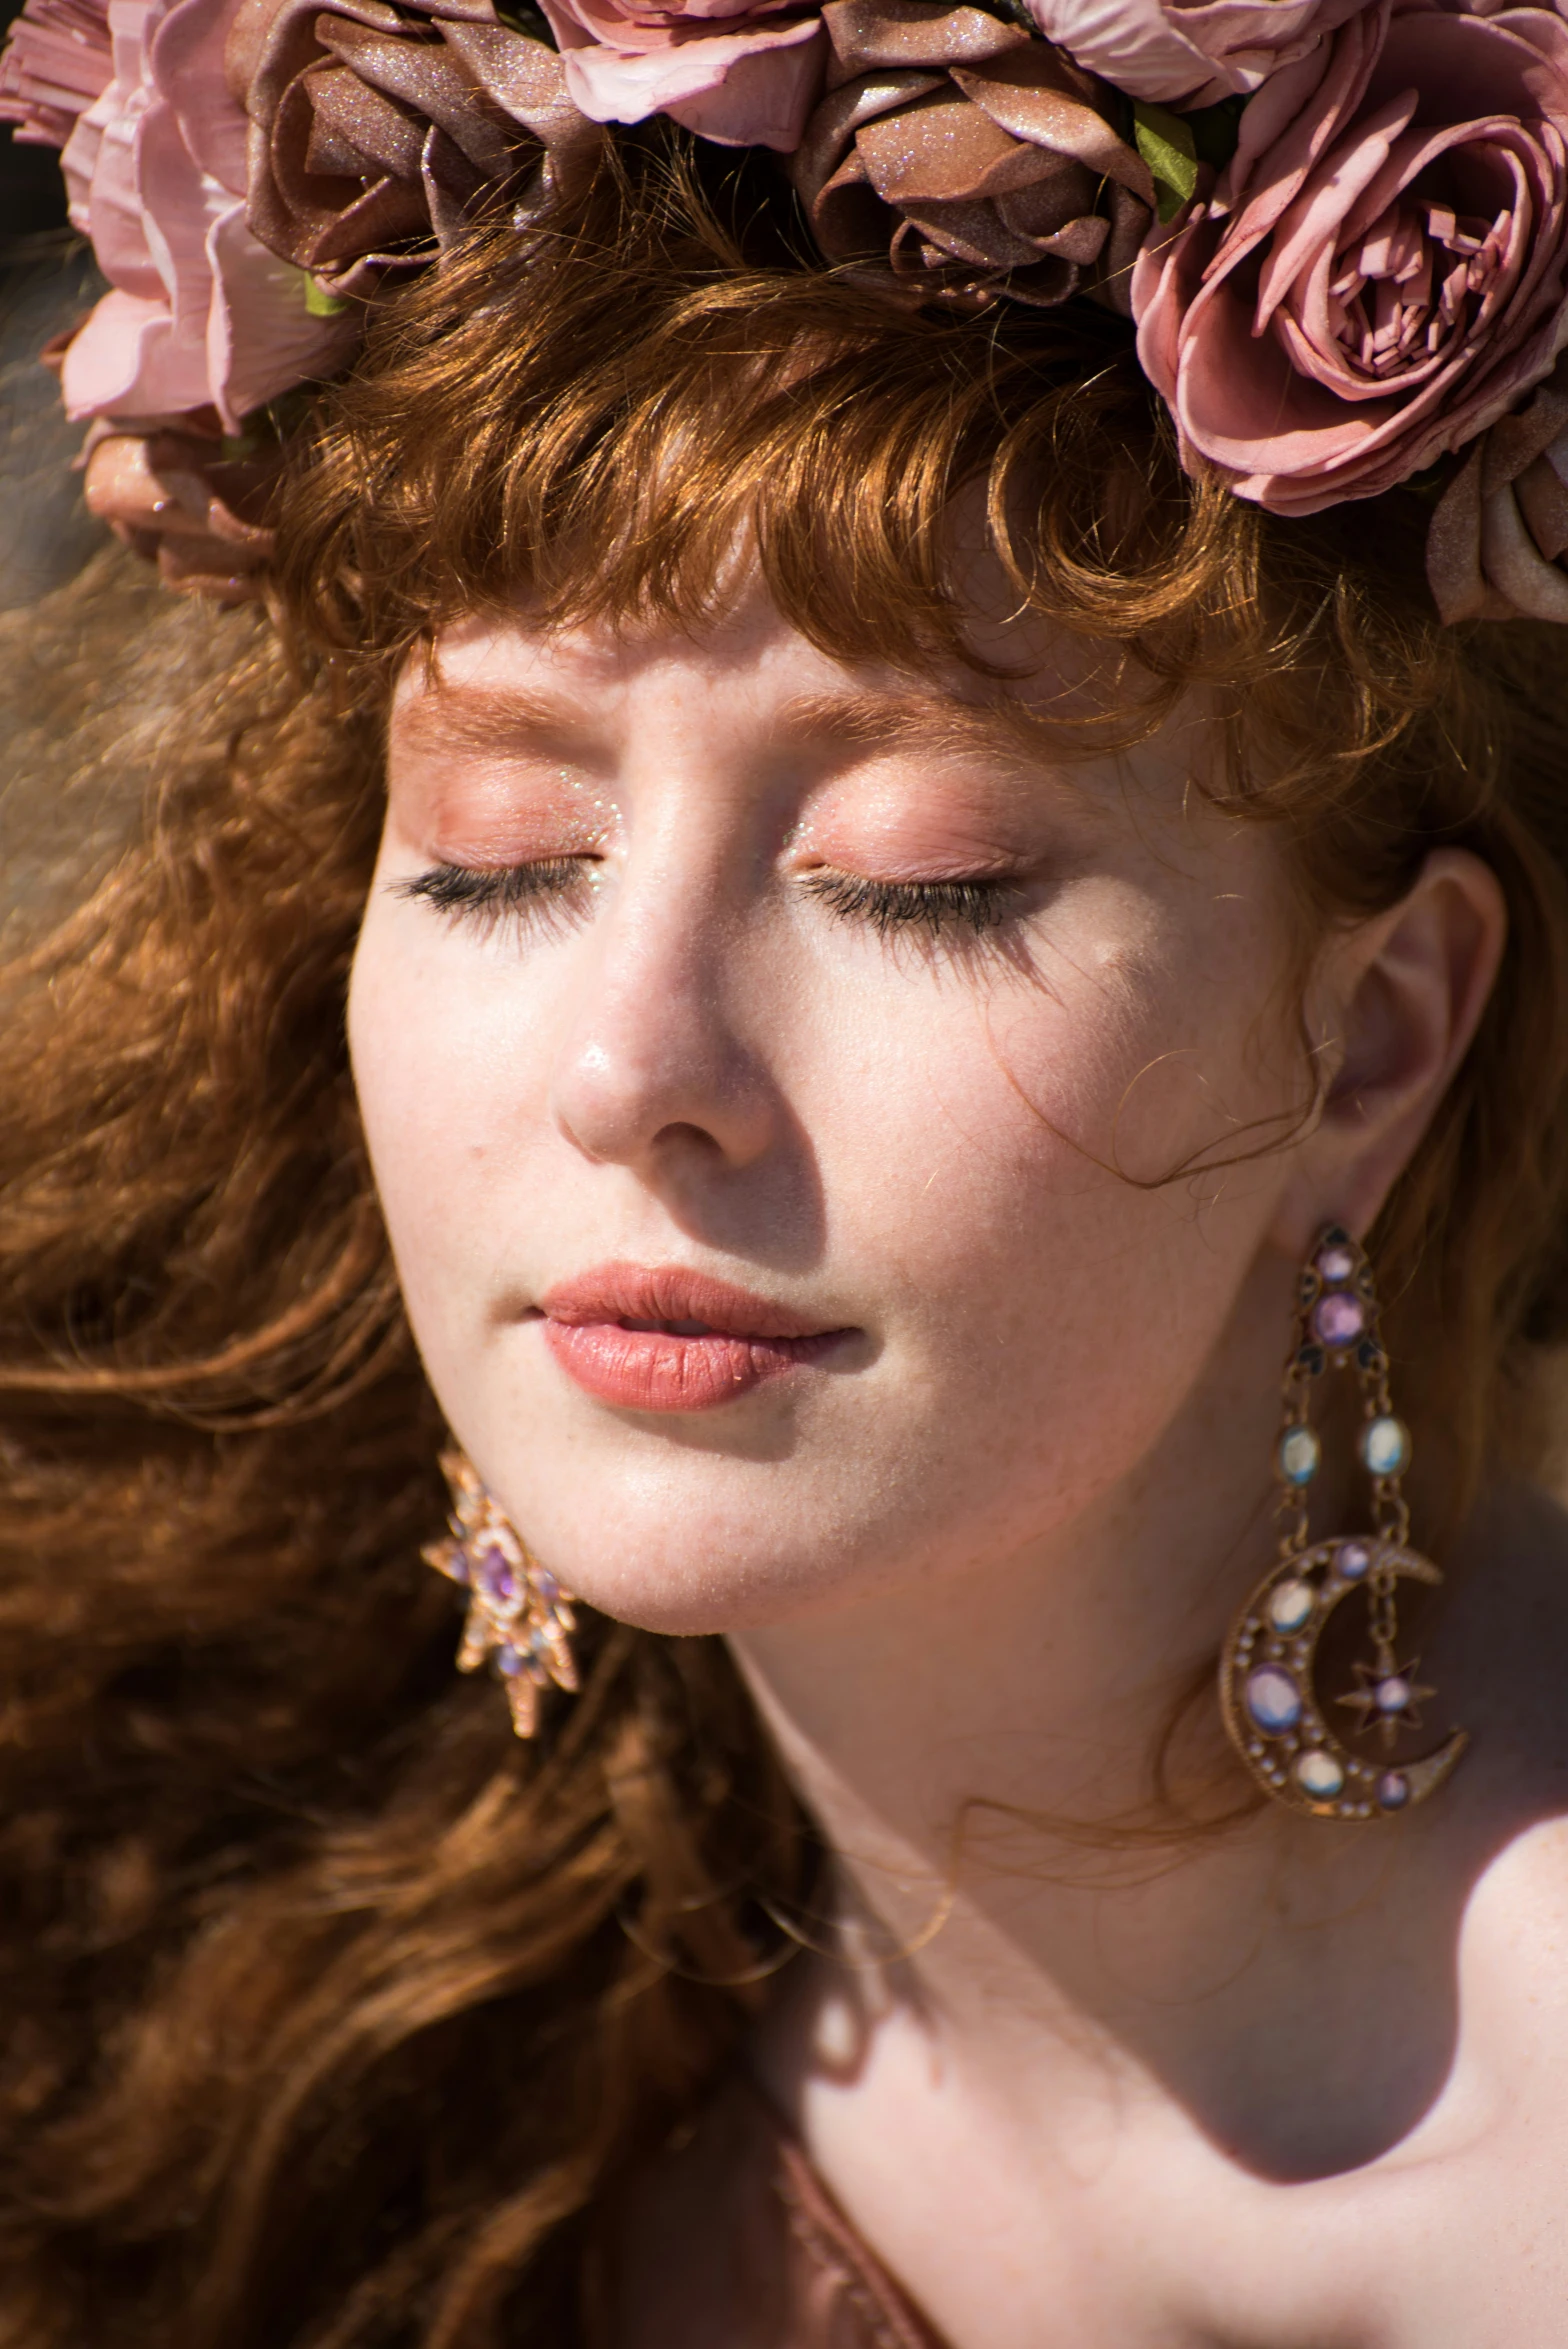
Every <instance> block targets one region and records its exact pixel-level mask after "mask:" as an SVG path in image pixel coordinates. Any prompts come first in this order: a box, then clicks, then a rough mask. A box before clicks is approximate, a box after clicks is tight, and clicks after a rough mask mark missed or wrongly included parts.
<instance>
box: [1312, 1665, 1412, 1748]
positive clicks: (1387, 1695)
mask: <svg viewBox="0 0 1568 2349" xmlns="http://www.w3.org/2000/svg"><path fill="white" fill-rule="evenodd" d="M1420 1669H1421V1659H1420V1657H1419V1656H1412V1657H1411V1659H1410V1661H1409V1663H1408V1664H1396V1663H1395V1661H1394V1658H1393V1655H1392V1653H1388V1652H1385V1653H1384V1654H1383V1655H1380V1656H1379V1657H1378V1658H1377V1660H1376V1662H1375V1663H1371V1664H1356V1665H1353V1666H1352V1670H1353V1671H1354V1673H1355V1675H1356V1680H1357V1682H1358V1684H1359V1685H1358V1686H1357V1687H1355V1688H1353V1689H1350V1690H1348V1691H1347V1692H1346V1694H1345V1695H1344V1696H1342V1697H1340V1698H1338V1699H1337V1700H1336V1702H1338V1703H1339V1704H1342V1705H1346V1706H1348V1707H1349V1708H1350V1710H1351V1711H1352V1712H1354V1713H1356V1714H1358V1715H1359V1719H1358V1720H1357V1722H1356V1727H1357V1729H1358V1730H1364V1729H1366V1728H1368V1727H1369V1726H1370V1725H1371V1724H1372V1723H1373V1722H1376V1724H1377V1727H1378V1729H1379V1731H1380V1732H1381V1734H1382V1739H1383V1744H1384V1746H1385V1748H1386V1747H1389V1746H1392V1745H1393V1744H1394V1743H1395V1741H1396V1740H1397V1738H1398V1736H1399V1732H1400V1731H1401V1729H1419V1728H1420V1726H1421V1700H1422V1698H1423V1697H1429V1696H1435V1695H1436V1694H1437V1691H1436V1689H1433V1688H1423V1687H1422V1686H1421V1685H1420V1683H1419V1682H1418V1681H1417V1679H1416V1674H1417V1673H1418V1672H1419V1671H1420Z"/></svg>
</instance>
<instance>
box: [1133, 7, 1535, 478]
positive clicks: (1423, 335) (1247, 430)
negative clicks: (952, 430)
mask: <svg viewBox="0 0 1568 2349" xmlns="http://www.w3.org/2000/svg"><path fill="white" fill-rule="evenodd" d="M1565 297H1568V25H1565V24H1564V23H1563V21H1562V19H1561V18H1560V17H1558V16H1557V15H1555V14H1553V13H1549V12H1548V11H1547V10H1546V9H1544V8H1512V9H1507V10H1505V11H1503V12H1502V13H1500V14H1498V15H1496V16H1485V15H1481V14H1477V13H1475V12H1474V10H1473V9H1472V8H1470V7H1468V6H1465V5H1455V6H1452V7H1444V6H1432V5H1427V4H1423V0H1376V5H1375V6H1374V7H1372V8H1371V9H1369V10H1367V11H1366V12H1364V13H1363V14H1362V15H1360V16H1356V17H1352V18H1351V19H1350V20H1349V21H1348V22H1347V23H1346V24H1345V25H1343V26H1342V27H1341V28H1340V29H1339V31H1337V32H1336V33H1335V34H1334V35H1333V36H1332V38H1331V39H1330V40H1329V41H1328V42H1326V43H1325V44H1323V46H1322V47H1321V48H1320V49H1319V50H1318V51H1317V52H1316V53H1314V55H1312V56H1311V57H1309V58H1306V59H1303V60H1302V61H1300V62H1299V63H1298V64H1296V65H1293V66H1286V67H1284V68H1282V69H1281V71H1280V72H1279V73H1278V74H1276V75H1275V76H1274V77H1273V78H1272V79H1271V80H1270V81H1268V82H1267V83H1265V85H1264V87H1263V89H1262V90H1261V91H1260V92H1259V94H1258V96H1257V97H1256V98H1254V99H1253V101H1252V102H1251V104H1250V105H1249V106H1248V108H1247V110H1246V112H1245V114H1244V115H1243V116H1242V119H1241V143H1240V146H1239V148H1238V150H1237V153H1236V155H1235V158H1234V160H1233V161H1232V162H1231V163H1230V164H1229V165H1228V166H1227V168H1226V170H1225V172H1224V173H1223V174H1222V176H1221V178H1220V180H1219V183H1218V185H1217V186H1215V187H1213V188H1212V189H1211V190H1210V191H1209V192H1208V194H1207V197H1206V198H1205V197H1204V193H1203V190H1202V189H1200V195H1199V200H1198V201H1196V202H1195V204H1194V205H1193V206H1192V207H1191V208H1190V209H1189V211H1188V212H1187V214H1186V215H1185V216H1184V217H1182V218H1180V219H1178V220H1177V221H1176V222H1174V223H1172V226H1171V228H1170V230H1169V231H1167V232H1166V233H1165V234H1164V235H1156V236H1154V237H1153V238H1151V240H1150V242H1149V243H1148V244H1147V245H1146V246H1145V248H1144V251H1143V254H1142V255H1141V256H1140V259H1139V263H1138V268H1137V271H1136V273H1135V276H1134V282H1133V310H1134V315H1135V316H1136V317H1137V319H1138V322H1139V326H1138V349H1139V355H1140V357H1141V358H1142V361H1143V365H1144V369H1145V372H1146V373H1147V374H1148V375H1149V377H1150V378H1151V380H1152V381H1153V382H1154V384H1155V385H1156V386H1157V388H1158V389H1159V390H1160V392H1161V393H1162V394H1163V395H1164V397H1165V399H1166V400H1167V401H1168V402H1169V404H1170V406H1171V409H1172V411H1173V413H1174V416H1175V419H1176V423H1177V427H1178V430H1179V433H1180V436H1181V441H1182V446H1183V451H1184V455H1185V458H1186V461H1187V462H1188V464H1189V465H1190V466H1191V467H1192V468H1193V469H1194V470H1197V469H1198V468H1199V467H1201V466H1202V465H1204V464H1207V465H1210V466H1213V467H1215V468H1217V469H1218V470H1219V471H1220V472H1221V473H1222V474H1225V475H1227V476H1228V477H1229V478H1230V480H1231V481H1232V483H1233V484H1234V486H1235V488H1236V490H1237V491H1238V493H1239V494H1240V495H1241V496H1243V497H1248V498H1255V499H1256V500H1257V501H1258V502H1259V503H1260V504H1261V505H1264V506H1268V507H1270V508H1272V509H1273V510H1274V511H1275V512H1278V513H1295V514H1310V513H1315V512H1316V511H1318V509H1319V508H1321V507H1324V506H1331V505H1335V504H1337V503H1338V502H1339V501H1340V500H1341V499H1344V498H1362V497H1374V496H1376V495H1378V494H1379V493H1380V492H1381V491H1383V490H1386V489H1391V488H1393V487H1394V486H1395V484H1396V483H1398V482H1401V481H1405V480H1407V479H1408V478H1409V477H1410V475H1411V474H1413V473H1418V472H1420V471H1421V470H1423V468H1425V467H1426V466H1428V465H1430V464H1432V463H1433V462H1434V461H1435V460H1436V459H1437V458H1439V457H1441V456H1443V455H1444V454H1446V453H1447V452H1448V451H1450V450H1452V449H1457V448H1459V447H1461V446H1462V445H1463V444H1464V443H1465V442H1466V441H1468V440H1471V439H1473V438H1474V437H1475V435H1476V434H1477V433H1479V432H1481V431H1483V430H1484V429H1485V428H1486V426H1487V425H1489V424H1490V423H1492V422H1493V421H1494V419H1496V418H1497V417H1499V416H1501V415H1503V414H1504V413H1505V412H1506V411H1507V410H1508V409H1509V408H1511V407H1513V406H1515V405H1516V404H1517V403H1518V401H1519V400H1520V398H1521V397H1522V395H1523V394H1525V393H1526V392H1528V391H1529V390H1530V389H1531V388H1532V387H1533V386H1534V385H1535V384H1537V383H1539V382H1540V381H1541V379H1542V378H1543V377H1544V376H1545V375H1546V374H1547V373H1548V372H1549V371H1550V369H1551V368H1552V366H1553V364H1554V362H1555V360H1556V357H1557V354H1558V352H1559V350H1561V349H1562V348H1563V346H1564V344H1565V342H1568V308H1565Z"/></svg>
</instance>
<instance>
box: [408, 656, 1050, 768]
mask: <svg viewBox="0 0 1568 2349" xmlns="http://www.w3.org/2000/svg"><path fill="white" fill-rule="evenodd" d="M396 726H397V731H398V732H399V733H401V734H402V735H403V737H404V739H405V740H408V739H410V738H412V741H413V742H414V744H415V745H416V746H419V747H425V746H426V745H427V744H432V745H433V744H437V743H438V744H439V745H440V747H441V748H443V749H446V750H454V749H455V750H466V751H471V752H475V753H478V754H479V755H481V756H495V755H496V754H497V753H504V752H506V751H508V750H517V749H521V748H524V747H527V746H530V745H534V746H537V745H539V744H541V743H548V744H549V745H551V746H552V747H553V748H557V749H564V748H567V747H569V746H570V745H571V744H572V743H573V742H574V741H575V742H579V743H580V742H581V741H582V740H583V739H584V737H585V736H586V735H587V734H589V733H590V732H591V731H593V728H592V724H591V721H589V722H586V723H585V720H584V717H583V714H582V711H581V708H580V707H578V706H576V705H575V704H573V703H569V702H567V701H564V700H561V699H558V698H556V697H555V696H553V695H550V694H546V693H536V692H531V691H529V690H528V689H527V688H525V687H520V686H510V685H464V684H448V683H445V682H443V681H441V679H440V678H439V676H438V677H437V679H436V681H435V682H434V683H433V684H431V685H430V686H428V687H427V688H426V689H425V690H424V691H423V692H422V693H420V694H418V695H417V696H415V697H413V698H412V699H411V700H409V701H406V702H404V703H403V704H402V705H401V708H400V709H399V711H398V713H397V718H396ZM1028 729H1029V719H1028V717H1027V715H1026V714H1025V713H1024V712H1023V711H1022V710H1019V711H1016V712H1014V711H1010V710H1008V709H1007V708H1005V707H1004V706H1002V705H1001V703H1000V702H997V703H985V702H976V701H969V700H966V699H965V698H964V697H963V696H961V695H959V694H943V693H931V692H920V691H915V692H908V693H897V692H893V693H889V692H886V691H883V692H875V691H864V690H861V691H850V692H821V693H803V694H795V695H793V696H791V698H790V699H789V700H788V701H786V702H785V703H784V704H783V706H782V707H781V709H780V711H779V713H778V716H777V718H776V720H775V722H774V725H773V727H772V728H771V730H770V731H771V733H772V735H773V737H774V739H775V740H783V741H786V742H798V743H808V742H820V743H824V744H840V743H841V744H843V745H845V746H846V747H853V748H855V749H860V750H880V749H891V748H894V747H897V746H900V745H908V744H919V745H922V746H923V747H925V748H926V749H928V750H932V751H943V752H947V753H948V754H949V755H951V754H954V753H957V754H959V755H963V754H966V753H967V754H968V755H970V756H973V755H974V754H975V753H977V752H980V753H990V754H991V755H992V756H993V757H994V756H995V755H996V754H997V753H998V752H1001V753H1003V754H1005V755H1006V756H1008V757H1009V758H1011V759H1012V760H1014V761H1016V760H1018V759H1019V758H1020V757H1021V756H1024V755H1026V754H1027V751H1028V749H1029V741H1028ZM1039 756H1040V754H1039V750H1038V748H1036V749H1035V751H1034V760H1038V759H1039ZM1031 763H1033V761H1031Z"/></svg>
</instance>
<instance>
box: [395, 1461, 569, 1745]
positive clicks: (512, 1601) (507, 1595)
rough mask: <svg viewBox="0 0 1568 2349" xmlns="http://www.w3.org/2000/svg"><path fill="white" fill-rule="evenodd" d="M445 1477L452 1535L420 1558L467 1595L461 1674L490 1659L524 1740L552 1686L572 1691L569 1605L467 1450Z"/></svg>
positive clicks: (445, 1467)
mask: <svg viewBox="0 0 1568 2349" xmlns="http://www.w3.org/2000/svg"><path fill="white" fill-rule="evenodd" d="M441 1473H442V1475H443V1476H444V1477H445V1478H446V1481H447V1484H448V1486H449V1487H450V1489H451V1494H452V1516H451V1521H450V1526H451V1529H450V1531H449V1533H448V1535H447V1537H446V1539H445V1540H444V1541H439V1542H432V1543H431V1544H430V1546H429V1548H428V1549H426V1550H424V1551H422V1552H421V1553H420V1554H421V1556H422V1557H423V1558H424V1561H425V1563H426V1565H427V1566H433V1567H434V1568H435V1569H436V1572H437V1573H438V1574H444V1575H446V1577H447V1578H448V1580H449V1581H451V1582H455V1583H459V1584H461V1586H462V1587H463V1589H464V1590H466V1591H467V1593H468V1620H467V1622H466V1623H465V1624H464V1625H463V1642H462V1645H461V1647H460V1648H459V1649H458V1651H457V1668H458V1670H459V1671H460V1672H473V1671H477V1669H478V1667H479V1666H480V1665H481V1664H482V1663H484V1661H485V1659H486V1658H487V1657H488V1658H489V1660H490V1662H491V1664H492V1666H493V1668H494V1670H495V1673H496V1676H497V1678H498V1679H499V1680H500V1683H501V1686H502V1687H503V1688H504V1689H505V1690H506V1701H507V1704H508V1705H509V1706H510V1708H511V1714H512V1727H513V1729H514V1731H515V1732H516V1734H517V1735H518V1736H519V1737H532V1736H533V1735H534V1732H535V1731H536V1730H537V1729H538V1726H539V1699H540V1696H541V1694H542V1692H543V1691H544V1689H545V1688H546V1687H547V1686H548V1685H549V1684H550V1683H551V1682H552V1681H553V1682H554V1684H555V1686H556V1687H557V1688H565V1689H575V1688H576V1686H577V1667H576V1664H575V1663H574V1661H573V1658H572V1647H571V1633H572V1630H573V1627H574V1623H575V1617H574V1616H573V1613H572V1599H571V1594H570V1592H568V1591H564V1590H563V1589H562V1588H561V1586H560V1584H559V1583H558V1582H557V1581H556V1579H555V1576H554V1575H553V1574H552V1573H551V1572H550V1569H549V1568H548V1566H541V1565H540V1563H539V1561H538V1559H537V1558H536V1557H535V1556H534V1555H533V1553H532V1551H531V1550H530V1549H529V1548H528V1545H527V1543H526V1542H525V1541H524V1540H523V1538H522V1536H521V1534H519V1532H518V1531H517V1528H516V1527H515V1526H514V1525H513V1524H512V1522H511V1520H510V1519H509V1518H508V1517H507V1515H506V1514H505V1512H504V1510H503V1509H502V1508H501V1505H500V1503H499V1502H498V1501H497V1500H496V1498H495V1496H494V1494H493V1493H491V1492H490V1490H489V1488H488V1487H487V1486H486V1485H485V1484H484V1483H483V1481H482V1480H481V1478H480V1476H479V1473H478V1471H477V1469H476V1468H475V1467H474V1464H473V1462H472V1461H471V1460H470V1459H469V1458H468V1455H467V1454H466V1452H457V1451H454V1452H446V1453H443V1455H442V1459H441Z"/></svg>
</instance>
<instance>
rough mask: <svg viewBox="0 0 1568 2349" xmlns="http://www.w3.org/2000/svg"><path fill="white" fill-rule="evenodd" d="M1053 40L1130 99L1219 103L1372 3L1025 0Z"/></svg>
mask: <svg viewBox="0 0 1568 2349" xmlns="http://www.w3.org/2000/svg"><path fill="white" fill-rule="evenodd" d="M1025 5H1026V6H1027V8H1028V10H1029V13H1030V15H1031V16H1032V17H1033V18H1034V21H1035V23H1036V24H1037V25H1038V26H1039V28H1040V30H1041V32H1042V33H1044V35H1045V37H1046V39H1047V40H1048V41H1054V42H1055V43H1056V44H1057V46H1058V48H1062V49H1065V50H1066V51H1067V54H1068V55H1069V57H1073V58H1076V60H1077V62H1078V63H1079V64H1080V65H1081V66H1083V67H1084V68H1085V69H1086V71H1088V72H1089V73H1095V74H1098V75H1099V76H1100V78H1101V79H1102V80H1103V81H1108V82H1110V83H1112V84H1113V85H1114V86H1115V87H1116V88H1117V89H1118V90H1123V91H1125V92H1126V94H1127V95H1128V97H1130V98H1151V99H1154V100H1155V101H1156V102H1157V103H1158V104H1159V105H1161V106H1182V107H1194V106H1215V105H1218V103H1219V101H1220V100H1221V99H1222V98H1230V97H1234V96H1237V95H1238V94H1241V93H1244V92H1247V91H1251V90H1255V89H1256V88H1257V87H1258V85H1259V83H1260V82H1264V81H1267V79H1268V77H1269V75H1270V74H1271V73H1276V72H1277V71H1278V70H1279V68H1280V67H1281V66H1282V65H1294V64H1295V63H1296V61H1297V59H1298V58H1301V57H1305V56H1307V55H1309V54H1310V52H1311V51H1312V50H1313V49H1314V48H1315V47H1316V46H1317V44H1318V42H1319V41H1320V40H1321V39H1322V37H1323V35H1324V34H1325V33H1329V32H1332V31H1333V29H1334V27H1335V26H1336V25H1340V24H1343V23H1344V21H1345V19H1346V18H1347V17H1348V16H1354V15H1355V14H1356V12H1357V11H1358V10H1359V9H1361V8H1364V7H1365V6H1366V5H1367V0H1025Z"/></svg>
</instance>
